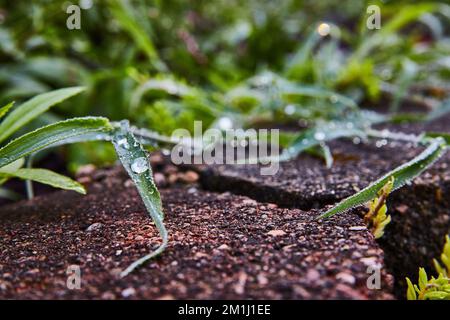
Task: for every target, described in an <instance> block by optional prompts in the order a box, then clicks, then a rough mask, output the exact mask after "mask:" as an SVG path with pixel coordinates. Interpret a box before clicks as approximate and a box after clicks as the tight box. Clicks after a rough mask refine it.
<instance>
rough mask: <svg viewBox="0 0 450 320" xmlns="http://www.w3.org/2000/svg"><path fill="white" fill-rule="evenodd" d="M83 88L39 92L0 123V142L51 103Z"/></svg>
mask: <svg viewBox="0 0 450 320" xmlns="http://www.w3.org/2000/svg"><path fill="white" fill-rule="evenodd" d="M83 90H84V88H82V87H73V88H66V89H59V90H55V91H51V92H47V93H43V94H40V95H38V96H36V97H34V98H32V99H30V100H28V101H27V102H25V103H24V104H22V105H20V106H19V107H17V108H16V109H15V110H14V111H12V112H11V113H10V114H9V115H8V116H7V117H6V118H5V120H3V122H2V123H0V142H2V141H4V140H5V139H7V138H8V137H9V136H11V135H12V134H13V133H14V132H16V131H17V130H18V129H20V128H21V127H23V126H24V125H25V124H27V123H28V122H30V121H31V120H33V119H34V118H36V117H37V116H39V115H40V114H42V113H44V112H46V111H47V110H48V109H49V108H50V107H52V106H53V105H55V104H57V103H59V102H61V101H63V100H65V99H67V98H70V97H72V96H74V95H76V94H78V93H80V92H82V91H83Z"/></svg>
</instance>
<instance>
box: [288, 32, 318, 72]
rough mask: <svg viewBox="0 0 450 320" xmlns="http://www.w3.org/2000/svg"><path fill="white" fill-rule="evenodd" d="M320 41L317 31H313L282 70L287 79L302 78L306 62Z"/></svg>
mask: <svg viewBox="0 0 450 320" xmlns="http://www.w3.org/2000/svg"><path fill="white" fill-rule="evenodd" d="M320 39H321V37H320V35H319V33H318V32H317V30H316V29H313V30H312V31H311V32H310V34H309V36H308V38H307V39H306V41H305V42H304V43H302V44H301V45H300V46H299V48H298V49H297V51H296V53H295V54H294V56H293V57H292V58H291V59H290V60H288V63H287V64H286V66H285V70H284V74H285V75H286V76H287V77H294V78H299V77H301V76H303V74H302V73H303V72H304V70H305V69H306V68H305V67H306V65H307V64H306V62H307V61H308V58H309V57H310V55H311V53H312V51H313V49H314V47H315V46H316V44H317V43H318V42H319V40H320Z"/></svg>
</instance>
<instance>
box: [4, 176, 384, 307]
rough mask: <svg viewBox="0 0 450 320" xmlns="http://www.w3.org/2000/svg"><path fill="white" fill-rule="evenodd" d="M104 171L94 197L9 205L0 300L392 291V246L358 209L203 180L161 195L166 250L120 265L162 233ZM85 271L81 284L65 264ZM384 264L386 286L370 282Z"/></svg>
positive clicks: (357, 295)
mask: <svg viewBox="0 0 450 320" xmlns="http://www.w3.org/2000/svg"><path fill="white" fill-rule="evenodd" d="M100 173H101V174H99V172H97V173H95V178H94V180H93V181H91V183H90V186H89V194H88V195H87V196H80V195H77V194H75V193H71V192H66V191H58V192H54V193H52V194H50V195H45V196H41V197H38V198H35V199H33V200H31V201H23V202H19V203H16V204H13V205H8V206H4V207H2V208H0V226H1V228H0V298H2V299H5V298H20V299H42V298H56V299H73V298H89V299H91V298H94V299H118V298H133V299H143V298H145V299H175V298H179V299H239V298H245V299H282V298H283V299H391V298H392V295H391V292H392V277H391V276H389V275H388V274H387V272H386V268H385V265H384V261H383V252H382V250H381V249H380V248H379V246H378V244H377V243H376V242H375V241H374V239H373V237H372V235H371V234H370V233H369V232H368V230H367V229H366V228H365V227H364V226H363V222H362V219H361V218H360V217H359V216H358V215H356V214H353V213H348V214H344V215H342V216H340V217H339V218H332V219H330V220H327V221H324V222H320V223H318V222H317V221H315V220H314V218H315V217H316V216H317V214H318V213H317V212H316V211H309V212H306V211H302V210H299V209H283V208H279V207H278V206H277V205H274V204H270V203H259V202H257V201H255V200H252V199H249V198H247V197H243V196H236V195H232V194H230V193H222V194H218V193H212V192H206V191H202V190H199V189H198V188H196V187H195V186H192V185H191V186H187V187H184V188H183V187H172V188H169V189H164V190H162V191H161V194H162V199H163V203H164V208H165V212H166V222H165V223H166V225H167V228H168V231H169V233H170V244H169V247H168V249H167V250H166V251H165V252H164V253H163V254H162V255H161V256H160V257H159V258H157V259H156V260H154V261H151V262H150V263H148V264H146V265H145V266H144V267H142V268H140V269H139V270H138V271H136V272H135V273H133V274H131V275H130V276H129V277H127V278H125V279H119V278H118V273H119V272H120V271H121V270H122V269H123V268H125V267H126V266H127V265H128V264H129V263H130V262H132V261H134V260H135V259H137V258H139V257H140V256H141V255H143V254H146V253H148V251H149V249H150V248H152V247H155V246H156V245H157V244H158V243H159V241H160V239H159V236H158V234H157V232H156V230H155V227H154V225H153V224H152V223H150V222H149V219H148V218H147V216H146V212H145V210H144V207H143V204H142V203H141V201H140V199H139V197H138V195H137V192H136V190H135V188H134V187H133V185H132V183H131V181H130V180H127V178H126V176H125V174H124V173H123V171H122V170H121V169H117V168H115V169H113V170H106V171H101V172H100ZM72 264H75V265H79V266H80V268H81V276H82V282H81V289H80V290H69V289H67V287H66V279H67V275H66V268H67V267H68V266H69V265H72ZM369 266H372V267H374V266H375V267H377V266H378V267H381V271H382V273H381V289H380V290H369V289H368V288H367V286H366V281H367V278H368V277H369V276H370V274H368V273H367V268H368V267H369Z"/></svg>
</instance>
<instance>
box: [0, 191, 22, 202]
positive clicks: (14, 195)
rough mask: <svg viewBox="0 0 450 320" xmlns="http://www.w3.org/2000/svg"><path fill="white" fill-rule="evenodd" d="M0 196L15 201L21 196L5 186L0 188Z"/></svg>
mask: <svg viewBox="0 0 450 320" xmlns="http://www.w3.org/2000/svg"><path fill="white" fill-rule="evenodd" d="M0 198H5V199H9V200H12V201H17V200H20V199H21V198H22V196H21V195H20V194H18V193H16V192H14V191H11V190H8V189H5V188H0Z"/></svg>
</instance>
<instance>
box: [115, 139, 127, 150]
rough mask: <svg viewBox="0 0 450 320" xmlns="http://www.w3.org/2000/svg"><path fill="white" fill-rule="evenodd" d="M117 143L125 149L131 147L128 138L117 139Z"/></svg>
mask: <svg viewBox="0 0 450 320" xmlns="http://www.w3.org/2000/svg"><path fill="white" fill-rule="evenodd" d="M117 144H118V145H119V147H122V148H124V149H129V148H130V145H129V143H128V140H127V138H121V139H119V140H118V141H117Z"/></svg>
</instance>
